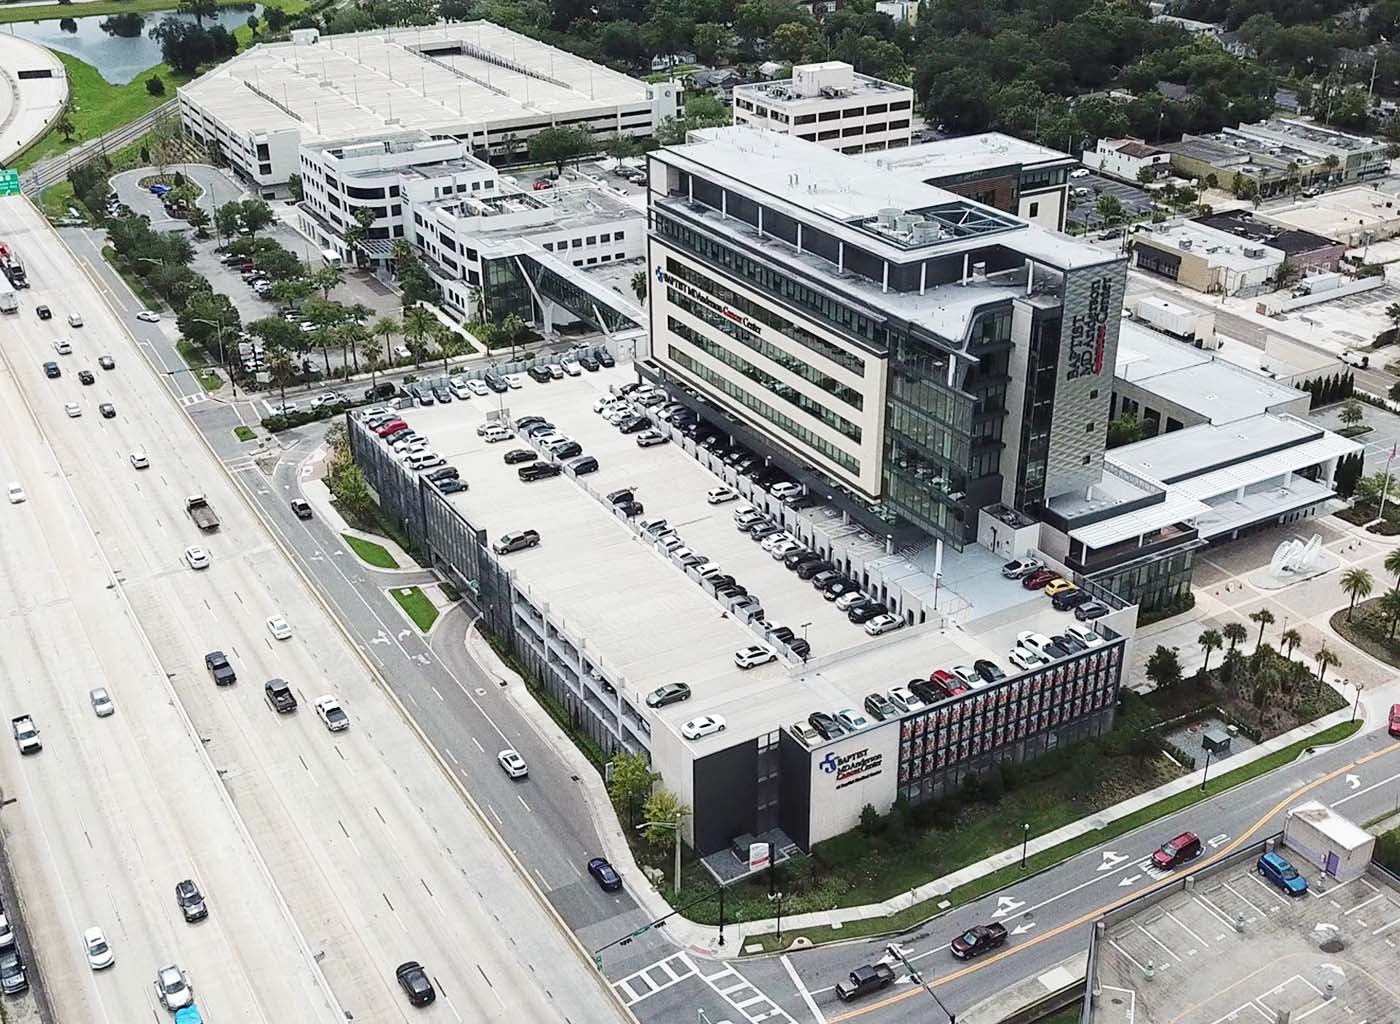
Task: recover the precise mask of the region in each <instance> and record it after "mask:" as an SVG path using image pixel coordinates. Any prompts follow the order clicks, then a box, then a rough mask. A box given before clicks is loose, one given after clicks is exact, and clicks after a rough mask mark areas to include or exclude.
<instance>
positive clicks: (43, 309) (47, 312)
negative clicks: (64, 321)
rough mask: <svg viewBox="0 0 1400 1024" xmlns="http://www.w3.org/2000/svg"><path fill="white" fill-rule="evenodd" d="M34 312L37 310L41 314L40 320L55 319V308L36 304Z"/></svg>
mask: <svg viewBox="0 0 1400 1024" xmlns="http://www.w3.org/2000/svg"><path fill="white" fill-rule="evenodd" d="M34 312H36V313H38V314H39V319H40V320H52V319H53V310H51V309H49V307H48V306H35V307H34Z"/></svg>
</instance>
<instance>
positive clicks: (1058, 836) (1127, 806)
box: [466, 629, 1383, 958]
mask: <svg viewBox="0 0 1400 1024" xmlns="http://www.w3.org/2000/svg"><path fill="white" fill-rule="evenodd" d="M466 646H467V653H468V654H469V655H470V656H471V657H472V658H473V659H474V660H475V661H476V662H477V664H479V665H480V666H481V667H482V669H483V670H484V671H486V672H487V673H489V674H490V675H492V676H494V677H495V678H496V679H498V680H500V681H501V682H502V683H503V685H505V687H506V691H507V694H508V695H509V696H510V698H511V700H512V701H513V702H514V703H515V705H516V706H517V707H518V708H519V709H520V711H521V713H522V714H523V715H524V716H525V718H526V719H527V720H528V721H530V722H531V723H533V724H534V725H535V728H536V731H537V732H539V733H540V734H541V735H543V736H545V737H546V738H547V739H549V740H550V741H551V742H552V743H553V744H554V748H555V749H556V750H558V751H559V752H560V754H561V755H562V756H563V757H564V758H565V759H566V760H567V761H568V762H569V763H570V766H571V767H572V769H573V770H574V772H575V773H576V774H577V775H578V776H579V778H580V779H581V780H582V781H583V792H584V794H585V799H586V800H587V801H588V807H589V814H590V815H591V816H592V818H593V821H594V827H595V828H597V830H598V834H599V835H600V836H601V837H602V839H603V843H604V847H605V849H604V851H603V852H604V854H605V855H606V856H607V858H608V859H609V860H610V861H612V863H613V864H614V865H616V866H617V868H618V870H619V871H620V872H621V873H622V875H623V877H625V878H628V879H631V880H639V879H641V878H642V877H643V875H642V872H641V868H640V867H638V866H637V863H636V861H635V860H634V859H633V857H632V851H631V848H630V847H629V846H628V845H627V840H626V838H625V836H624V835H623V834H622V829H621V827H620V826H619V824H618V820H617V815H616V813H615V812H614V810H613V807H612V801H611V800H610V799H609V797H608V793H607V788H606V787H605V786H604V784H603V780H602V779H601V778H599V776H598V772H597V770H596V769H595V768H594V767H593V765H592V764H591V763H589V761H588V759H587V758H585V757H584V756H583V754H582V753H581V752H580V751H579V750H578V748H577V747H575V746H574V744H573V741H572V740H570V739H569V738H568V737H567V736H566V735H565V734H564V731H563V730H562V729H560V728H559V726H558V725H557V724H555V722H554V720H553V719H552V718H550V717H549V715H548V713H547V712H546V711H545V710H544V709H543V708H542V707H540V706H539V704H538V703H536V702H535V700H534V698H533V697H531V696H530V694H529V692H528V691H527V690H526V689H525V685H524V682H523V681H522V680H521V679H520V677H519V676H518V675H516V674H515V673H514V672H513V671H512V670H511V669H510V668H509V667H507V666H506V665H505V664H504V663H503V662H502V661H501V659H500V658H499V657H498V656H497V655H496V652H495V651H494V650H493V649H492V648H491V646H490V644H488V643H487V642H486V640H485V638H483V637H482V636H481V634H480V633H479V632H478V631H477V630H475V629H469V630H468V631H467V637H466ZM1363 707H1366V708H1367V711H1368V712H1370V711H1371V709H1370V708H1369V706H1368V705H1367V704H1366V702H1364V701H1363ZM1351 714H1352V710H1351V708H1350V707H1347V708H1344V709H1342V710H1340V711H1336V712H1334V713H1332V714H1330V715H1327V716H1326V717H1324V718H1320V719H1318V720H1317V721H1315V722H1310V723H1308V724H1307V725H1303V726H1299V727H1298V728H1297V729H1294V730H1292V731H1291V732H1287V733H1284V734H1283V735H1281V736H1275V737H1274V738H1273V739H1271V740H1267V741H1265V742H1264V743H1261V744H1259V745H1258V746H1254V747H1251V748H1250V749H1248V750H1245V751H1241V752H1240V753H1238V754H1236V755H1234V756H1233V757H1227V758H1225V759H1223V760H1220V761H1216V762H1214V763H1213V764H1212V765H1211V769H1212V771H1213V774H1214V775H1215V776H1216V777H1219V775H1221V774H1222V773H1224V772H1229V771H1231V770H1233V769H1235V768H1239V767H1242V766H1243V765H1246V764H1250V763H1252V762H1253V761H1256V760H1258V759H1259V758H1261V757H1265V756H1267V755H1268V754H1271V753H1273V752H1274V751H1276V750H1281V749H1283V748H1284V747H1287V746H1289V745H1290V744H1293V743H1296V742H1298V741H1299V740H1303V739H1306V738H1307V737H1309V736H1313V735H1316V734H1317V733H1319V732H1321V731H1322V730H1324V729H1327V728H1330V727H1331V726H1333V725H1337V724H1338V723H1341V722H1346V721H1349V720H1350V718H1351ZM1366 717H1367V719H1368V721H1371V722H1373V723H1374V722H1378V721H1382V720H1383V718H1376V717H1375V715H1374V713H1371V714H1368V715H1367V716H1366ZM1199 784H1200V779H1199V778H1198V777H1197V774H1196V773H1195V772H1192V773H1190V774H1188V775H1185V776H1183V777H1181V778H1179V779H1175V780H1173V781H1171V782H1169V783H1167V784H1165V785H1163V786H1159V787H1157V788H1156V789H1154V790H1151V791H1149V792H1146V793H1141V794H1139V795H1138V796H1135V797H1132V798H1131V799H1128V800H1124V801H1123V802H1122V803H1119V804H1116V805H1114V806H1113V807H1109V808H1106V809H1105V810H1103V811H1100V812H1099V813H1098V814H1095V815H1093V816H1091V817H1088V818H1082V819H1080V820H1079V821H1076V822H1073V823H1071V824H1069V825H1065V826H1064V827H1062V828H1058V829H1056V830H1055V831H1054V832H1050V833H1047V834H1046V835H1042V836H1037V837H1036V838H1034V839H1032V840H1031V841H1030V845H1029V847H1028V853H1029V854H1035V853H1039V852H1041V851H1043V850H1048V849H1050V848H1052V847H1055V846H1058V845H1059V844H1061V843H1064V842H1067V841H1068V840H1070V839H1074V838H1075V837H1077V836H1081V835H1084V834H1086V833H1088V832H1093V831H1096V830H1098V829H1101V828H1103V827H1105V826H1106V825H1108V824H1110V823H1111V822H1114V821H1117V820H1118V819H1120V818H1124V817H1126V816H1128V815H1130V814H1133V813H1134V812H1136V811H1138V810H1141V809H1142V808H1144V807H1148V806H1150V805H1152V804H1155V803H1157V802H1158V801H1160V800H1164V799H1166V798H1167V797H1170V796H1173V795H1175V794H1177V793H1181V792H1184V791H1185V790H1188V789H1191V788H1193V787H1195V786H1197V785H1199ZM1021 856H1022V851H1021V847H1020V846H1016V847H1013V848H1011V849H1007V850H1003V851H1001V852H1000V853H996V854H993V855H992V856H990V857H987V858H986V859H985V860H981V861H978V862H977V863H975V864H969V865H968V866H967V867H965V868H961V869H960V870H958V871H954V872H953V873H951V874H949V875H945V876H943V877H942V878H936V879H931V880H930V881H928V882H925V883H924V884H923V885H920V886H918V887H917V888H915V889H913V890H911V891H910V892H907V893H901V894H899V895H897V896H893V897H891V898H890V899H888V900H885V901H883V902H881V903H874V904H868V905H866V906H861V907H842V908H839V909H836V910H829V911H818V912H813V913H807V914H795V915H785V916H784V917H783V925H784V928H785V929H786V930H788V931H797V930H799V929H802V928H820V927H836V928H839V927H840V926H841V925H842V924H845V923H847V922H851V921H864V920H869V919H871V918H878V917H888V916H890V915H892V914H896V913H899V912H900V911H904V910H908V909H909V908H910V907H911V906H913V905H915V904H917V903H921V902H923V901H925V900H933V899H939V898H941V897H944V896H946V895H947V894H948V893H950V892H952V891H953V890H954V889H957V888H958V887H960V886H963V885H966V884H967V883H968V882H972V881H975V880H976V879H979V878H982V877H984V876H986V875H990V874H992V873H993V872H995V871H998V870H1000V869H1002V868H1005V867H1009V866H1011V865H1014V864H1018V863H1020V860H1021ZM628 892H630V893H631V894H632V896H633V898H634V899H636V900H637V902H638V903H639V904H641V906H642V908H643V909H644V910H645V911H646V912H647V913H648V914H649V915H650V916H651V917H652V918H653V919H655V918H659V917H662V916H664V915H665V914H669V913H670V912H671V907H670V904H668V903H667V902H666V900H665V899H664V898H663V897H662V896H661V894H660V893H658V892H657V891H656V890H655V889H653V888H652V887H651V886H649V885H645V884H642V885H637V884H630V885H629V886H628ZM934 913H936V911H935V910H933V909H930V915H929V916H933V914H934ZM728 929H729V932H730V933H731V934H733V933H735V932H738V933H739V936H740V938H739V939H738V940H737V941H729V942H727V943H726V944H725V946H724V947H723V949H721V948H719V947H718V946H717V945H716V944H715V938H716V937H717V935H718V929H717V928H711V927H707V926H704V925H698V924H695V923H693V922H690V921H686V920H684V919H683V918H679V917H676V918H672V919H671V921H669V922H668V923H667V925H666V932H667V933H668V935H669V936H670V937H671V938H672V939H673V940H675V941H676V942H677V943H678V944H680V945H688V946H691V947H692V948H696V949H700V950H703V951H704V952H706V953H708V954H709V955H711V956H714V957H721V958H723V957H737V956H738V955H739V954H740V953H741V952H742V950H743V947H744V942H743V937H745V936H750V935H763V934H767V933H772V932H775V931H776V930H777V922H776V921H774V920H772V919H767V920H760V921H744V922H736V923H731V924H729V926H728Z"/></svg>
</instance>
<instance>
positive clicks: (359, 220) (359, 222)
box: [345, 206, 374, 266]
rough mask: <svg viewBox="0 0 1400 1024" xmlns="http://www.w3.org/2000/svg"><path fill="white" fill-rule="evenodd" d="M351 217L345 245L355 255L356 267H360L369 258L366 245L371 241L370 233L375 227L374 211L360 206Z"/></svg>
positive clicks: (346, 230)
mask: <svg viewBox="0 0 1400 1024" xmlns="http://www.w3.org/2000/svg"><path fill="white" fill-rule="evenodd" d="M350 217H351V223H350V224H349V225H348V226H347V227H346V228H345V244H346V245H347V246H349V248H350V252H351V253H352V254H353V259H354V260H355V265H356V266H359V264H360V262H361V261H363V260H367V259H368V258H369V254H368V253H367V252H366V251H365V243H366V242H367V241H368V240H369V231H370V228H371V227H372V226H373V225H374V211H373V210H371V209H369V208H368V207H364V206H360V207H356V209H355V211H354V212H353V213H352V214H351V215H350Z"/></svg>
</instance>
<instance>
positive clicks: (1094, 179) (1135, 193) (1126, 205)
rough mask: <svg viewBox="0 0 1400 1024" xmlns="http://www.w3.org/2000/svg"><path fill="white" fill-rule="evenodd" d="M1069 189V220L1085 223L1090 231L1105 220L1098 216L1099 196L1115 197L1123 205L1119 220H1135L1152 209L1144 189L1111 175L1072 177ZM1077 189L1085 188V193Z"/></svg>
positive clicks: (1101, 225)
mask: <svg viewBox="0 0 1400 1024" xmlns="http://www.w3.org/2000/svg"><path fill="white" fill-rule="evenodd" d="M1069 189H1070V208H1069V220H1070V221H1072V222H1075V223H1079V224H1085V225H1087V226H1088V228H1089V229H1090V230H1091V231H1092V230H1097V229H1098V228H1101V227H1103V226H1104V219H1103V217H1101V216H1099V212H1098V209H1097V204H1098V201H1099V196H1101V195H1110V196H1116V197H1117V199H1118V201H1119V202H1120V203H1122V204H1123V218H1122V219H1123V220H1124V221H1130V220H1136V219H1137V218H1139V217H1145V216H1147V215H1148V214H1150V213H1151V212H1152V196H1151V194H1150V193H1148V192H1147V191H1146V190H1145V189H1140V188H1138V187H1137V186H1135V185H1129V184H1128V183H1126V182H1122V181H1115V180H1113V179H1112V178H1105V177H1103V176H1102V175H1099V174H1089V175H1088V176H1086V177H1083V178H1071V179H1070V181H1069ZM1079 189H1087V190H1088V193H1087V194H1085V193H1081V192H1079V191H1078V190H1079Z"/></svg>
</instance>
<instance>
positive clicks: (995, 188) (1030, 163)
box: [867, 132, 1078, 231]
mask: <svg viewBox="0 0 1400 1024" xmlns="http://www.w3.org/2000/svg"><path fill="white" fill-rule="evenodd" d="M867 159H868V160H870V161H873V162H874V163H875V165H876V166H880V167H886V168H889V169H890V170H896V171H908V172H909V173H911V174H917V175H918V176H919V178H920V179H921V180H922V181H923V182H924V183H925V184H928V185H936V186H937V187H938V188H942V189H947V190H948V191H949V192H954V193H956V194H958V195H960V196H965V197H966V198H968V199H973V200H976V201H977V202H979V203H985V204H986V205H987V206H991V207H995V208H996V209H998V210H1005V211H1006V212H1007V213H1014V214H1015V215H1016V216H1018V217H1020V218H1021V219H1022V220H1028V221H1030V222H1031V223H1032V224H1039V225H1040V226H1041V227H1043V228H1049V229H1050V230H1052V231H1063V230H1064V227H1065V215H1066V214H1067V213H1068V211H1069V175H1070V172H1071V171H1073V170H1074V168H1075V167H1076V166H1078V162H1077V161H1076V160H1075V159H1074V157H1072V156H1070V155H1069V154H1068V153H1061V152H1060V151H1059V150H1057V149H1051V148H1050V147H1048V146H1039V145H1036V144H1035V143H1034V142H1026V141H1025V140H1024V139H1018V138H1016V137H1015V136H1012V135H1003V134H1002V133H1001V132H983V133H982V134H981V135H965V136H962V137H960V138H954V139H939V140H938V141H936V142H923V143H920V144H918V145H916V146H910V147H909V148H908V149H905V150H902V151H900V152H898V153H887V154H883V155H879V156H870V157H867Z"/></svg>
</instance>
